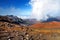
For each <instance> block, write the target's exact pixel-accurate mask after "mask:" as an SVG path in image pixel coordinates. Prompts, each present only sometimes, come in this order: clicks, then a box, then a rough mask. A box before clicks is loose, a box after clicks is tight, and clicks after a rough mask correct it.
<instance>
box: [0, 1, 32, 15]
mask: <svg viewBox="0 0 60 40" xmlns="http://www.w3.org/2000/svg"><path fill="white" fill-rule="evenodd" d="M29 1H30V0H0V15H16V16H29V15H30V12H31V6H30V5H29V4H28V3H29Z"/></svg>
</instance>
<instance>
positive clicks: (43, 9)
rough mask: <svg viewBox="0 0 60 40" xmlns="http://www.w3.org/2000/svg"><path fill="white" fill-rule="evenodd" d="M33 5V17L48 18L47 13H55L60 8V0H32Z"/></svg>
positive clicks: (38, 18)
mask: <svg viewBox="0 0 60 40" xmlns="http://www.w3.org/2000/svg"><path fill="white" fill-rule="evenodd" d="M29 4H30V5H31V6H32V14H31V18H36V19H37V20H42V19H47V18H48V17H47V14H49V15H54V14H57V13H58V11H59V10H60V9H59V8H60V0H31V1H30V2H29Z"/></svg>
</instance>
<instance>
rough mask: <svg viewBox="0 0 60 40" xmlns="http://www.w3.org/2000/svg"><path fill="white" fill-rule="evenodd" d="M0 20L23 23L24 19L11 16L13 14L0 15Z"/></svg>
mask: <svg viewBox="0 0 60 40" xmlns="http://www.w3.org/2000/svg"><path fill="white" fill-rule="evenodd" d="M0 21H4V22H9V23H15V24H24V23H25V21H23V20H22V19H21V18H18V17H17V16H13V15H7V16H0Z"/></svg>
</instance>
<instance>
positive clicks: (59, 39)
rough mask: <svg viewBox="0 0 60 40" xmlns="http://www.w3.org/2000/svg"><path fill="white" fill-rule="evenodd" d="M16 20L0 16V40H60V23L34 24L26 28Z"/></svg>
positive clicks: (19, 20)
mask: <svg viewBox="0 0 60 40" xmlns="http://www.w3.org/2000/svg"><path fill="white" fill-rule="evenodd" d="M16 18H17V17H12V16H0V40H60V29H59V28H60V25H59V24H60V22H55V21H54V22H48V23H36V24H34V25H32V26H29V27H28V26H23V25H21V24H23V21H22V20H21V19H19V18H18V19H17V20H15V19H16ZM11 19H12V20H11ZM56 26H57V27H56ZM48 28H50V29H48ZM51 28H54V29H51Z"/></svg>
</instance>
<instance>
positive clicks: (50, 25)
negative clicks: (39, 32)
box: [30, 21, 60, 28]
mask: <svg viewBox="0 0 60 40" xmlns="http://www.w3.org/2000/svg"><path fill="white" fill-rule="evenodd" d="M30 27H32V28H60V22H56V21H53V22H45V23H42V22H40V23H36V24H33V25H31V26H30Z"/></svg>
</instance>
